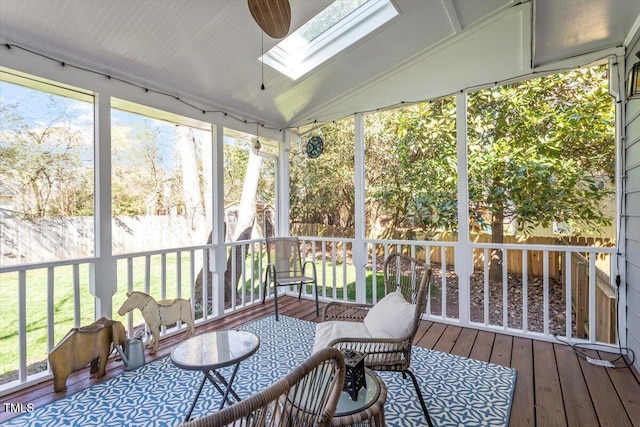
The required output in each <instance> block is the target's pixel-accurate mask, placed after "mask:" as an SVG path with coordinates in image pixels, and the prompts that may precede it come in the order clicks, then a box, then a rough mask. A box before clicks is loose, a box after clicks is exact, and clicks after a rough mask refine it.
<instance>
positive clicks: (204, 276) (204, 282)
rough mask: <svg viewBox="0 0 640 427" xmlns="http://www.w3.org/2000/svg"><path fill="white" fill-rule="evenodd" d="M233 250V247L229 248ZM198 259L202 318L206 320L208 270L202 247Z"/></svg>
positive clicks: (205, 254)
mask: <svg viewBox="0 0 640 427" xmlns="http://www.w3.org/2000/svg"><path fill="white" fill-rule="evenodd" d="M231 251H232V252H233V248H231ZM200 257H201V258H200V259H201V260H202V262H201V265H202V318H203V319H204V320H207V319H208V318H209V271H208V270H207V268H208V267H207V266H206V260H207V250H206V249H202V250H201V251H200ZM212 300H213V299H212Z"/></svg>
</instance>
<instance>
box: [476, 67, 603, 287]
mask: <svg viewBox="0 0 640 427" xmlns="http://www.w3.org/2000/svg"><path fill="white" fill-rule="evenodd" d="M468 112H469V113H468V120H469V198H470V201H471V203H472V206H473V208H474V209H475V211H476V213H477V216H478V217H480V216H482V215H484V216H486V217H488V221H489V222H490V228H491V234H492V241H493V242H495V243H501V242H503V238H504V237H503V236H504V225H505V224H513V226H514V228H515V229H516V230H518V231H520V232H523V233H530V232H531V231H532V230H533V229H534V227H536V226H538V225H542V226H544V227H548V226H549V225H550V224H551V223H552V222H553V221H557V222H565V223H568V224H569V225H570V226H571V227H572V229H573V230H574V231H578V230H581V229H582V230H585V229H598V228H599V227H602V226H606V225H610V224H611V221H612V218H611V217H610V216H608V215H607V213H606V212H605V211H604V210H603V209H602V207H603V204H605V203H606V202H607V201H609V200H610V199H611V198H612V197H613V195H614V192H615V186H614V159H615V152H614V150H615V144H614V109H613V101H612V98H611V97H610V96H609V94H608V84H607V70H606V67H604V66H602V67H591V68H584V69H579V70H573V71H569V72H564V73H559V74H555V75H552V76H548V77H542V78H537V79H532V80H528V81H526V82H522V83H519V84H514V85H505V86H500V87H496V88H492V89H486V90H481V91H478V92H476V93H473V94H471V95H470V96H469V107H468ZM499 265H500V263H499V259H498V262H493V263H492V273H491V274H492V277H493V278H496V277H497V276H498V275H499V271H498V270H499Z"/></svg>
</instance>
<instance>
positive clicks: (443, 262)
mask: <svg viewBox="0 0 640 427" xmlns="http://www.w3.org/2000/svg"><path fill="white" fill-rule="evenodd" d="M440 271H441V272H442V274H441V275H440V279H441V282H442V284H441V286H442V292H441V295H442V308H441V310H442V311H441V312H440V315H441V316H442V318H443V319H445V318H446V317H447V248H446V247H444V246H440Z"/></svg>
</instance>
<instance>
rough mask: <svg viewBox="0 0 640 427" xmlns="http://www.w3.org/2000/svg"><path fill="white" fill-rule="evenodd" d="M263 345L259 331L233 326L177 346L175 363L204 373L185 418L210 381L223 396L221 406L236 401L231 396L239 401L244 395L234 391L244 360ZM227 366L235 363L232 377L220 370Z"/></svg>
mask: <svg viewBox="0 0 640 427" xmlns="http://www.w3.org/2000/svg"><path fill="white" fill-rule="evenodd" d="M259 347H260V338H258V336H257V335H256V334H254V333H251V332H247V331H237V330H234V329H230V330H223V331H213V332H206V333H203V334H200V335H195V336H193V337H191V338H189V339H187V340H185V341H184V342H182V343H180V344H179V345H178V346H177V347H176V348H174V349H173V351H172V352H171V362H173V364H174V365H176V366H177V367H178V368H181V369H187V370H190V371H201V372H202V374H203V378H202V381H201V382H200V387H199V388H198V393H197V394H196V397H195V399H193V403H192V404H191V408H189V412H188V413H187V416H186V418H185V421H189V419H190V418H191V413H192V412H193V408H194V407H195V406H196V402H197V401H198V398H199V397H200V393H202V388H203V387H204V383H205V382H206V381H207V380H209V382H211V384H213V386H214V387H215V388H216V390H218V392H219V393H220V394H221V395H222V402H221V403H220V409H222V408H223V407H224V404H225V402H228V403H229V404H230V405H231V404H232V403H233V402H232V401H231V397H233V398H234V399H235V401H236V402H239V401H240V397H239V396H238V395H237V394H236V392H235V391H234V390H233V381H234V380H235V378H236V373H237V372H238V368H239V367H240V362H242V361H243V360H245V359H246V358H248V357H250V356H251V355H253V354H254V353H255V352H256V351H258V348H259ZM226 366H233V372H232V373H231V376H230V377H229V379H228V380H227V379H225V378H224V376H223V375H222V374H221V373H220V372H218V370H219V369H221V368H224V367H226Z"/></svg>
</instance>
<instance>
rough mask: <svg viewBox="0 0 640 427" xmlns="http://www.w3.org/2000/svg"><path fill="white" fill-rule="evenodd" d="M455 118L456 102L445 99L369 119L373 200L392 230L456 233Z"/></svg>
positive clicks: (369, 190)
mask: <svg viewBox="0 0 640 427" xmlns="http://www.w3.org/2000/svg"><path fill="white" fill-rule="evenodd" d="M455 115H456V106H455V98H444V99H440V100H437V101H434V102H426V103H421V104H416V105H412V106H408V107H404V108H399V109H396V110H392V111H387V112H384V113H382V114H381V113H377V114H375V115H372V117H371V119H376V118H377V120H378V122H380V123H378V124H377V125H376V124H375V120H371V119H369V118H368V120H367V126H368V129H369V131H368V132H367V140H366V144H367V160H366V161H367V170H366V175H367V196H368V201H369V202H370V204H371V205H372V208H373V206H375V207H377V211H378V212H379V213H380V214H382V215H384V216H386V218H387V219H388V221H387V227H390V228H413V229H416V228H418V229H422V230H424V231H426V232H434V231H436V230H438V229H447V230H450V229H455V228H456V226H457V206H456V204H457V189H456V182H457V179H456V164H457V162H456V121H455ZM376 116H378V117H376ZM380 125H382V128H381V129H378V127H380ZM371 221H375V218H371Z"/></svg>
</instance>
